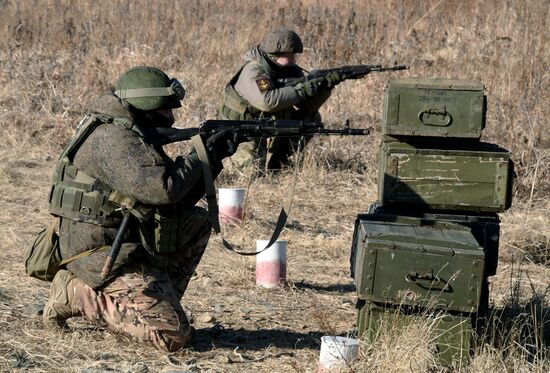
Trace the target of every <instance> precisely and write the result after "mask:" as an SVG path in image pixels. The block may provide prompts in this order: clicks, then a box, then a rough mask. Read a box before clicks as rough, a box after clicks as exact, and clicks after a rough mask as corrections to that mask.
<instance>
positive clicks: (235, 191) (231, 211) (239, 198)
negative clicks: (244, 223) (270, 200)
mask: <svg viewBox="0 0 550 373" xmlns="http://www.w3.org/2000/svg"><path fill="white" fill-rule="evenodd" d="M244 192H245V189H244V188H219V189H218V194H219V197H218V201H219V202H218V204H219V211H220V213H219V217H220V222H221V223H223V224H233V225H237V224H239V223H240V222H241V220H242V218H243V204H244Z"/></svg>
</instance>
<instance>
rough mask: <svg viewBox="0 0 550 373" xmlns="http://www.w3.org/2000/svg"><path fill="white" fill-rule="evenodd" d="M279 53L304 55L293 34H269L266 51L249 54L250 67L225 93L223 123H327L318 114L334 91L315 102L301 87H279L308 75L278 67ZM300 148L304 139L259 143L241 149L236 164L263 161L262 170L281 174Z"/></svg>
mask: <svg viewBox="0 0 550 373" xmlns="http://www.w3.org/2000/svg"><path fill="white" fill-rule="evenodd" d="M281 39H283V40H282V41H281ZM285 43H286V44H285ZM279 52H292V53H301V52H302V45H301V41H300V39H299V37H298V36H297V35H296V34H295V33H294V32H293V31H290V30H278V31H275V32H272V33H269V34H267V35H266V37H265V38H264V40H263V41H262V43H260V45H258V46H257V47H255V48H252V49H251V50H249V51H247V52H246V53H245V55H244V59H245V65H244V66H243V67H242V68H241V69H240V70H239V72H238V73H237V74H236V75H235V76H234V77H233V78H232V79H231V80H230V82H229V83H228V84H227V86H226V87H225V96H224V102H223V104H222V106H221V108H220V110H219V113H218V117H220V118H221V119H233V120H235V119H241V120H248V119H255V118H273V119H301V120H305V121H319V122H320V121H321V117H320V115H319V113H318V110H319V108H320V107H321V105H322V104H323V103H324V102H325V101H326V100H327V99H328V98H329V97H330V94H331V89H330V88H328V87H325V88H323V89H320V90H319V92H318V93H316V94H315V96H313V97H311V96H309V95H307V94H305V92H304V90H303V87H302V86H301V84H299V85H297V86H287V87H285V86H282V85H281V84H279V83H278V82H279V81H280V80H282V79H286V78H297V77H302V76H303V75H304V74H303V71H302V69H301V68H300V67H298V66H297V65H294V64H292V65H289V66H280V65H278V64H277V63H276V62H275V59H276V57H277V53H279ZM306 140H308V139H306ZM297 146H298V139H288V138H286V139H284V138H275V139H272V140H271V141H270V142H266V141H264V142H260V140H259V139H256V140H254V141H249V142H244V143H241V144H240V145H239V148H238V150H237V152H236V153H235V154H234V155H233V156H232V157H231V160H232V162H233V164H235V165H236V166H237V167H238V168H240V169H246V168H248V167H250V166H251V165H253V161H254V160H255V159H257V160H259V166H260V169H263V167H264V164H265V163H266V162H267V169H279V168H281V167H282V166H284V165H286V164H288V163H289V157H290V156H291V155H292V153H293V152H294V151H295V150H296V148H297Z"/></svg>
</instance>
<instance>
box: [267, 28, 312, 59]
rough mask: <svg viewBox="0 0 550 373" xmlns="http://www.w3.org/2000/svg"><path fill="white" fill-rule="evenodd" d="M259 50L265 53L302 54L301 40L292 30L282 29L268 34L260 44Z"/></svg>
mask: <svg viewBox="0 0 550 373" xmlns="http://www.w3.org/2000/svg"><path fill="white" fill-rule="evenodd" d="M260 49H261V50H263V51H264V52H266V53H270V54H279V53H302V52H303V51H304V47H303V45H302V40H301V39H300V37H299V36H298V34H296V33H295V32H294V31H292V30H288V29H282V30H276V31H272V32H270V33H268V34H267V35H266V36H264V39H263V40H262V41H261V43H260Z"/></svg>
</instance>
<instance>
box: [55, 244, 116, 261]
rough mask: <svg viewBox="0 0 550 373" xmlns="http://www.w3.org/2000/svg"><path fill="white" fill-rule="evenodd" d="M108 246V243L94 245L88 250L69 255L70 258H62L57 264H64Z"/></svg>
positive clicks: (105, 248)
mask: <svg viewBox="0 0 550 373" xmlns="http://www.w3.org/2000/svg"><path fill="white" fill-rule="evenodd" d="M109 247H110V246H109V245H101V246H96V247H94V248H91V249H89V250H86V251H83V252H81V253H80V254H76V255H75V256H71V257H70V258H67V259H63V260H62V261H61V262H60V263H59V265H60V266H63V265H65V264H68V263H71V262H74V261H75V260H77V259H80V258H84V257H85V256H90V255H92V254H93V253H95V252H96V251H103V250H107V249H108V248H109Z"/></svg>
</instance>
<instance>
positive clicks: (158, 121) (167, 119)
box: [145, 109, 174, 127]
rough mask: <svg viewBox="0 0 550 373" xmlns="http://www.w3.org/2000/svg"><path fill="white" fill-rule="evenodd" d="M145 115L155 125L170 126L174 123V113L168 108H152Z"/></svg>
mask: <svg viewBox="0 0 550 373" xmlns="http://www.w3.org/2000/svg"><path fill="white" fill-rule="evenodd" d="M145 117H146V118H147V119H148V120H149V122H150V123H151V124H152V125H154V126H156V127H171V126H172V125H173V124H174V113H173V112H172V110H170V109H157V110H152V111H149V112H147V113H146V114H145Z"/></svg>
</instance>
